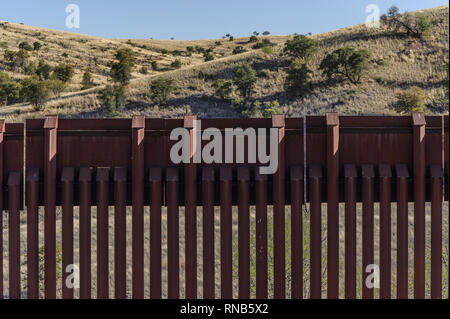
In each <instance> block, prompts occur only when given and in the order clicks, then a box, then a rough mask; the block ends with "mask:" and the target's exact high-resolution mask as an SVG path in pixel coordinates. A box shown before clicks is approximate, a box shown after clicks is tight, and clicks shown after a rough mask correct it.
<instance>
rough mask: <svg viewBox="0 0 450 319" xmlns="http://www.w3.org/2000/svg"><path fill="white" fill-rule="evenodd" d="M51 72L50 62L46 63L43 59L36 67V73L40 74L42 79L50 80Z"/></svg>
mask: <svg viewBox="0 0 450 319" xmlns="http://www.w3.org/2000/svg"><path fill="white" fill-rule="evenodd" d="M51 72H52V67H51V66H50V64H48V63H45V62H44V61H43V60H40V61H39V64H38V66H37V68H36V75H38V76H39V77H40V78H41V80H48V79H49V78H50V73H51Z"/></svg>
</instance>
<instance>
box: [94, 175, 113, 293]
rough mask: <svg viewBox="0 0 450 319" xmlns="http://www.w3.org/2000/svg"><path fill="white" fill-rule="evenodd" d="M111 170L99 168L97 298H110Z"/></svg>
mask: <svg viewBox="0 0 450 319" xmlns="http://www.w3.org/2000/svg"><path fill="white" fill-rule="evenodd" d="M109 172H110V168H109V167H99V168H97V299H108V298H109Z"/></svg>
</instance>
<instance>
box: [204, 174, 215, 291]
mask: <svg viewBox="0 0 450 319" xmlns="http://www.w3.org/2000/svg"><path fill="white" fill-rule="evenodd" d="M202 201H203V212H202V217H203V299H215V292H214V289H215V270H214V265H215V262H214V261H215V253H214V250H215V249H214V168H213V167H205V168H203V170H202Z"/></svg>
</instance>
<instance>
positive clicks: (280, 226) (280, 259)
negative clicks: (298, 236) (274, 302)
mask: <svg viewBox="0 0 450 319" xmlns="http://www.w3.org/2000/svg"><path fill="white" fill-rule="evenodd" d="M272 127H273V128H277V129H278V171H277V172H276V173H275V175H274V176H273V227H274V228H273V254H274V262H273V267H274V269H273V271H274V298H275V299H284V298H285V296H286V291H285V290H286V252H285V239H284V238H285V220H284V219H285V211H284V202H285V194H284V181H285V174H286V172H285V162H284V160H285V138H284V135H285V119H284V115H273V116H272Z"/></svg>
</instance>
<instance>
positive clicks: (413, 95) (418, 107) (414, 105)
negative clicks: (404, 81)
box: [395, 86, 427, 113]
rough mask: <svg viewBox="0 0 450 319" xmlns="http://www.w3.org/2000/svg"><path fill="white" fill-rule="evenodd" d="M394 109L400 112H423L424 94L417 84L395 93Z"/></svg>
mask: <svg viewBox="0 0 450 319" xmlns="http://www.w3.org/2000/svg"><path fill="white" fill-rule="evenodd" d="M396 98H397V102H396V105H395V106H396V109H397V110H398V111H400V112H402V113H413V112H423V111H424V110H425V108H426V107H425V100H426V98H427V97H426V95H425V93H424V92H423V90H422V89H421V88H419V87H417V86H413V87H411V88H410V89H409V90H406V91H401V92H398V93H397V94H396Z"/></svg>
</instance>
